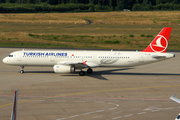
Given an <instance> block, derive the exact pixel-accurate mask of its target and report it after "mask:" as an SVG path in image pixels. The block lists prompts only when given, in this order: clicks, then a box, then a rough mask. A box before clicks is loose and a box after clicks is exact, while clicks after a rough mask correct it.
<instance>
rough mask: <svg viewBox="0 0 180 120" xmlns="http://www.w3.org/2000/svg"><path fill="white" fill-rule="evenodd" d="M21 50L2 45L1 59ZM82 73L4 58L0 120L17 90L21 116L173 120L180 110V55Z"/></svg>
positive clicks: (35, 119)
mask: <svg viewBox="0 0 180 120" xmlns="http://www.w3.org/2000/svg"><path fill="white" fill-rule="evenodd" d="M15 50H20V49H19V48H0V60H2V59H3V58H4V57H5V56H7V55H8V54H9V53H10V52H13V51H15ZM93 70H94V73H93V74H91V75H86V76H79V75H78V72H76V73H73V74H63V75H61V74H55V73H54V72H53V68H51V67H49V68H48V67H43V68H41V67H25V73H24V74H20V73H19V71H20V67H17V66H9V65H6V64H4V63H2V61H1V62H0V120H9V119H10V117H11V110H12V104H10V103H12V102H13V95H14V91H15V89H19V94H18V108H17V112H18V113H17V119H18V120H119V119H121V120H145V119H146V120H170V119H175V117H176V116H177V115H178V114H179V112H180V104H178V103H176V102H174V101H172V100H169V97H170V96H172V95H173V94H174V93H176V97H177V98H180V53H176V57H175V58H172V59H169V60H166V61H162V62H157V63H153V64H148V65H143V66H138V67H132V68H128V69H126V68H94V69H93Z"/></svg>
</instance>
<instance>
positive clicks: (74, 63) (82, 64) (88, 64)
mask: <svg viewBox="0 0 180 120" xmlns="http://www.w3.org/2000/svg"><path fill="white" fill-rule="evenodd" d="M57 64H58V65H70V66H74V67H75V68H79V67H82V68H87V67H91V68H93V67H98V66H100V65H98V64H96V63H91V62H87V61H84V62H79V61H61V62H58V63H57Z"/></svg>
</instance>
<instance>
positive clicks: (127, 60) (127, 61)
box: [3, 50, 174, 67]
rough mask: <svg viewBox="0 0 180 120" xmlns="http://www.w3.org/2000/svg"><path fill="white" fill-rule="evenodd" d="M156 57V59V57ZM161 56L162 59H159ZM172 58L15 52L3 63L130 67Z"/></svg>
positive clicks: (147, 54)
mask: <svg viewBox="0 0 180 120" xmlns="http://www.w3.org/2000/svg"><path fill="white" fill-rule="evenodd" d="M156 56H158V57H156ZM161 56H162V57H161ZM172 57H174V54H173V53H153V52H138V51H131V52H129V51H67V50H63V51H43V50H40V51H25V50H23V51H15V52H12V53H10V55H9V56H7V57H5V58H4V59H3V62H4V63H6V64H9V65H15V66H49V67H52V66H54V65H57V64H59V63H62V62H64V61H70V62H76V61H77V62H84V61H86V62H87V64H89V66H90V67H130V66H138V65H143V64H148V63H152V62H157V61H161V60H165V59H168V58H172Z"/></svg>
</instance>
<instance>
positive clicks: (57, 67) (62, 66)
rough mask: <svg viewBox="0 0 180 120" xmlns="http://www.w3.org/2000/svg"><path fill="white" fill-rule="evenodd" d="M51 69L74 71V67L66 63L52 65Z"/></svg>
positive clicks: (63, 71)
mask: <svg viewBox="0 0 180 120" xmlns="http://www.w3.org/2000/svg"><path fill="white" fill-rule="evenodd" d="M53 69H54V72H55V73H70V72H75V68H74V67H71V66H68V65H54V67H53Z"/></svg>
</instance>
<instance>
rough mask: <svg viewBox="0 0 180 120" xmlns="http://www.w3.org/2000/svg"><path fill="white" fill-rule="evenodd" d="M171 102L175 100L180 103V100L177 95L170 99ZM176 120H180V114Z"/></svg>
mask: <svg viewBox="0 0 180 120" xmlns="http://www.w3.org/2000/svg"><path fill="white" fill-rule="evenodd" d="M170 99H171V100H174V101H175V102H177V103H180V99H178V98H176V97H175V94H174V95H173V96H171V97H170ZM175 120H180V113H179V115H178V116H177V117H176V118H175Z"/></svg>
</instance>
